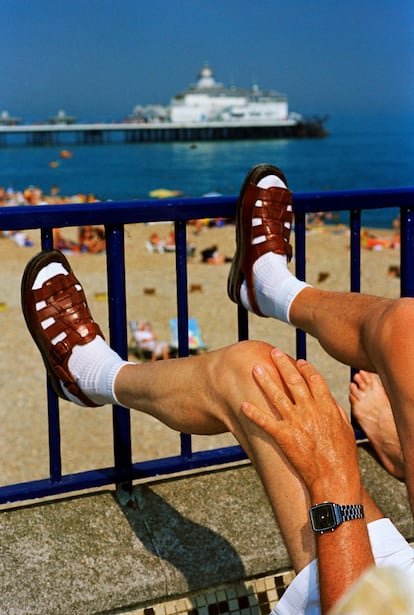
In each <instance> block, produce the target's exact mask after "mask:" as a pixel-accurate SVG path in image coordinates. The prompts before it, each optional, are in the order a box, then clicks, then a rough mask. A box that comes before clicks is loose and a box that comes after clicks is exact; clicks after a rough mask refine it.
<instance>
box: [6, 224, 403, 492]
mask: <svg viewBox="0 0 414 615" xmlns="http://www.w3.org/2000/svg"><path fill="white" fill-rule="evenodd" d="M170 228H171V225H169V224H163V225H157V229H156V230H157V232H158V234H159V235H160V236H162V237H165V236H166V235H167V234H168V232H169V230H170ZM152 230H153V229H152V227H149V226H147V225H130V226H127V227H126V232H125V239H126V264H127V306H128V319H130V320H132V319H141V318H147V319H149V320H150V321H151V323H152V325H153V327H154V328H155V330H156V332H157V334H158V337H159V339H165V340H167V341H169V340H170V330H169V325H168V321H169V319H170V318H173V317H174V316H176V298H175V261H174V255H173V254H158V253H152V254H151V253H148V252H147V250H146V248H145V242H146V241H147V239H148V237H149V235H150V233H151V232H152ZM63 233H64V235H65V236H67V237H73V238H74V237H75V236H76V230H75V229H64V231H63ZM376 233H377V234H378V235H381V236H384V237H390V236H391V231H382V232H381V231H376ZM29 234H30V238H31V240H32V241H33V244H34V245H33V246H31V247H19V246H18V245H16V243H15V242H14V241H12V240H11V239H9V238H1V239H0V257H1V259H2V261H3V267H2V274H1V276H0V322H1V330H2V336H1V339H0V369H1V375H2V376H1V387H2V404H1V409H0V418H1V424H2V429H1V436H0V467H1V473H0V484H9V483H15V482H16V483H17V482H21V481H27V480H34V479H39V478H44V477H46V476H47V475H48V444H47V416H46V393H45V386H44V385H45V371H44V368H43V364H42V362H41V359H40V355H39V353H38V350H37V348H36V347H35V345H34V344H33V342H32V340H31V338H30V336H29V333H28V332H27V330H26V327H25V324H24V320H23V316H22V313H21V308H20V280H21V275H22V272H23V269H24V266H25V264H26V262H27V261H28V259H29V258H30V257H31V256H33V255H34V254H36V253H37V252H38V251H39V248H40V234H39V233H38V231H31V232H30V233H29ZM188 239H189V241H191V243H194V245H195V246H196V254H195V256H194V258H193V259H191V261H190V262H189V265H188V281H189V288H190V287H191V285H192V284H193V285H194V286H195V287H199V289H198V290H195V291H194V292H191V293H190V294H189V311H190V315H191V316H194V317H196V318H197V320H198V322H199V324H200V327H201V330H202V333H203V337H204V340H205V342H206V344H207V345H208V348H209V349H211V350H213V349H216V348H220V347H222V346H225V345H228V344H231V343H234V342H235V341H237V322H236V318H237V308H236V306H235V305H234V304H233V303H231V302H230V301H229V300H228V298H227V294H226V282H227V275H228V271H229V267H230V264H229V263H225V264H222V265H207V264H203V263H201V259H200V252H201V250H203V249H204V248H206V247H208V246H210V245H213V244H217V245H218V247H219V250H220V252H221V253H222V254H223V255H225V256H232V254H233V251H234V227H233V226H232V225H226V226H224V227H219V228H216V227H214V228H206V229H205V230H204V231H203V232H202V233H201V234H199V235H195V234H194V233H193V229H192V227H190V228H189V232H188ZM399 256H400V255H399V251H398V250H391V249H389V248H384V249H382V250H379V251H372V250H363V252H362V268H363V279H362V290H363V291H364V292H368V293H373V294H381V295H383V296H386V297H397V296H398V295H399V290H400V286H399V279H398V278H395V277H390V276H389V274H388V269H389V267H390V266H393V265H398V264H399ZM68 258H69V260H70V262H71V264H72V266H73V268H74V271H75V273H76V275H77V276H78V277H79V279H80V280H81V282H82V284H83V285H84V288H85V292H86V295H87V297H88V300H89V304H90V308H91V311H92V313H93V315H94V317H95V319H96V320H97V321H98V322H99V323H100V324H101V326H102V329H103V331H104V333H105V335H107V333H108V327H107V308H106V301H105V295H106V271H105V256H104V255H103V254H97V255H92V254H75V255H69V256H68ZM307 258H308V260H307V280H308V282H309V283H310V284H313V285H317V286H319V287H321V288H324V289H331V290H348V289H349V237H348V233H347V232H346V231H345V230H344V229H337V228H335V227H327V226H322V227H320V228H317V229H315V230H312V231H311V232H310V233H309V237H308V254H307ZM148 289H152V294H148ZM150 292H151V291H150ZM249 322H250V337H251V338H252V339H253V338H256V339H262V340H266V341H268V342H271V343H273V344H277V345H279V346H280V347H281V348H282V349H283V350H285V351H287V352H290V353H292V354H294V352H295V330H294V329H293V328H292V327H289V326H287V325H284V324H281V323H278V322H276V321H274V320H271V319H267V318H259V317H256V316H253V315H252V316H250V321H249ZM308 358H309V359H310V360H312V361H313V362H314V363H315V364H316V365H317V367H318V368H319V369H320V370H321V372H322V373H323V374H324V376H325V377H326V378H327V380H328V382H329V384H330V386H331V388H332V390H333V392H334V395H335V396H336V397H337V399H338V400H339V401H340V403H342V404H343V405H344V406H345V407H346V408H348V400H347V396H348V381H349V368H347V367H344V366H341V365H339V364H338V363H337V362H335V361H334V360H332V359H330V358H329V357H327V355H326V354H325V353H324V352H323V351H322V350H321V349H320V348H319V345H318V344H317V343H316V342H315V341H312V340H310V342H309V351H308ZM130 359H131V360H133V359H134V357H133V356H130ZM154 386H156V382H154ZM60 407H61V431H62V459H63V471H64V473H72V472H78V471H81V470H86V469H92V468H98V467H106V466H110V465H112V463H113V453H112V441H111V438H112V434H111V425H112V420H111V408H110V407H103V408H98V409H83V408H80V407H77V406H75V405H72V404H69V403H67V402H64V401H62V402H61V406H60ZM131 415H132V430H133V436H132V437H133V458H134V461H139V460H143V459H148V458H154V457H163V456H167V455H174V454H177V453H178V451H179V437H178V435H177V434H176V433H175V432H172V431H171V430H169V429H168V428H166V427H164V426H162V425H161V424H159V423H158V422H157V421H155V420H153V419H151V418H150V417H147V416H145V415H143V414H141V413H139V412H132V413H131ZM229 443H231V444H232V443H233V439H232V437H231V436H229V435H223V436H219V437H214V438H213V437H197V438H194V448H195V449H196V450H201V449H207V448H215V447H216V446H222V445H226V444H229Z"/></svg>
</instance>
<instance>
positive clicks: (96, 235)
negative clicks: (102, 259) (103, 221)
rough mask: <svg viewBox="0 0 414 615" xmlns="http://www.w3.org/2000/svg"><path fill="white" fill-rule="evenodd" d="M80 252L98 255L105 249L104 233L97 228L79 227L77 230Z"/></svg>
mask: <svg viewBox="0 0 414 615" xmlns="http://www.w3.org/2000/svg"><path fill="white" fill-rule="evenodd" d="M79 245H80V250H81V252H90V253H91V254H99V253H100V252H104V251H105V249H106V240H105V231H104V229H103V228H101V227H99V226H81V227H80V229H79Z"/></svg>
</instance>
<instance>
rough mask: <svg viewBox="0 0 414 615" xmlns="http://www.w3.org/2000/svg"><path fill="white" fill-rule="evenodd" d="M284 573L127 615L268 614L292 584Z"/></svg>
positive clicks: (157, 605) (131, 612)
mask: <svg viewBox="0 0 414 615" xmlns="http://www.w3.org/2000/svg"><path fill="white" fill-rule="evenodd" d="M293 577H294V573H293V572H292V571H287V572H285V573H283V574H279V575H273V576H269V577H265V578H262V579H253V580H247V581H244V582H240V583H237V584H234V585H229V586H226V587H221V588H219V589H216V590H211V589H209V590H206V591H205V592H198V593H197V594H193V595H192V596H188V597H186V598H179V599H176V600H173V601H170V602H163V603H162V604H161V603H160V604H156V605H152V606H147V607H144V608H141V609H138V610H135V611H129V613H130V615H268V614H269V613H270V611H271V610H272V608H273V607H274V606H275V605H276V603H277V601H278V600H279V599H280V598H281V597H282V595H283V593H284V591H285V589H286V587H287V586H288V585H289V583H290V582H291V581H292V579H293Z"/></svg>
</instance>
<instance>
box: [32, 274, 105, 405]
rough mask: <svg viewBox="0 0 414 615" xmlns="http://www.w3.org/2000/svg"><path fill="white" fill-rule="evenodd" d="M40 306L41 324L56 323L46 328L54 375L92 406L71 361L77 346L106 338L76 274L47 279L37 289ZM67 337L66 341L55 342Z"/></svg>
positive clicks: (36, 295) (36, 294)
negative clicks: (96, 338)
mask: <svg viewBox="0 0 414 615" xmlns="http://www.w3.org/2000/svg"><path fill="white" fill-rule="evenodd" d="M33 296H34V299H35V302H36V304H37V305H39V303H40V304H42V303H44V304H45V305H44V306H43V305H41V307H38V309H37V313H38V318H39V321H40V322H44V321H46V320H48V319H53V321H54V322H52V323H51V324H50V326H48V327H47V328H45V329H43V334H44V335H45V336H46V337H47V339H48V340H49V345H48V350H49V353H48V354H49V361H50V363H51V364H52V365H53V370H54V375H55V376H56V377H57V378H58V379H59V380H60V381H61V382H62V383H63V385H64V386H65V388H66V389H67V390H68V391H69V392H70V393H71V394H72V395H74V396H76V397H77V398H78V399H80V400H81V401H84V402H85V401H86V402H87V405H91V402H90V400H89V399H88V398H87V397H86V396H85V395H84V394H83V393H82V391H81V390H80V389H79V387H78V385H77V383H76V380H75V379H74V377H73V376H72V374H71V372H70V370H69V367H68V362H69V358H70V356H71V354H72V349H73V348H74V346H76V345H83V344H87V343H88V342H90V341H92V340H93V339H95V337H96V336H98V335H99V336H101V337H102V338H103V337H104V336H103V334H102V331H101V329H100V327H99V325H98V324H97V323H96V322H94V320H93V318H92V316H91V314H90V311H89V308H88V307H87V303H86V298H85V294H84V292H83V289H82V288H81V287H80V286H79V282H78V280H77V279H76V278H75V276H74V275H73V273H72V272H70V273H68V274H67V275H64V274H59V275H57V276H55V277H53V278H51V279H49V280H47V281H46V282H45V283H44V284H43V286H42V287H41V288H40V289H37V290H33ZM62 334H64V337H63V339H61V340H59V341H57V342H56V343H52V342H53V340H55V339H56V338H57V337H59V336H61V335H62Z"/></svg>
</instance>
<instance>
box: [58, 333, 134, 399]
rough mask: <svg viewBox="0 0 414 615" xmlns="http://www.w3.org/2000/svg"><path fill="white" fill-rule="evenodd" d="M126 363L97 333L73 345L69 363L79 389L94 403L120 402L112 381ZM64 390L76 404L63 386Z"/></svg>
mask: <svg viewBox="0 0 414 615" xmlns="http://www.w3.org/2000/svg"><path fill="white" fill-rule="evenodd" d="M127 364H128V361H123V360H122V359H121V357H120V356H119V355H118V354H117V353H116V352H115V351H114V350H112V348H110V347H109V346H108V344H107V343H106V342H105V340H104V339H103V338H102V337H100V336H98V337H96V338H95V339H94V340H92V341H91V342H89V343H88V344H85V345H84V346H75V347H74V348H73V351H72V355H71V357H70V359H69V364H68V365H69V369H70V372H71V374H72V375H73V377H74V378H75V380H76V382H77V384H78V386H79V388H80V389H81V391H82V392H83V393H84V394H85V395H86V396H87V397H89V399H91V400H92V401H93V402H94V403H95V404H98V405H102V404H118V405H119V401H118V400H117V398H116V397H115V393H114V382H115V377H116V376H117V374H118V372H119V370H120V369H121V367H123V366H124V365H127ZM62 388H63V387H62ZM64 391H65V395H67V397H68V398H69V399H70V400H71V401H74V402H75V403H76V401H77V398H74V396H73V395H71V394H70V393H69V392H68V391H67V390H66V389H64ZM77 403H79V400H78V401H77Z"/></svg>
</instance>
